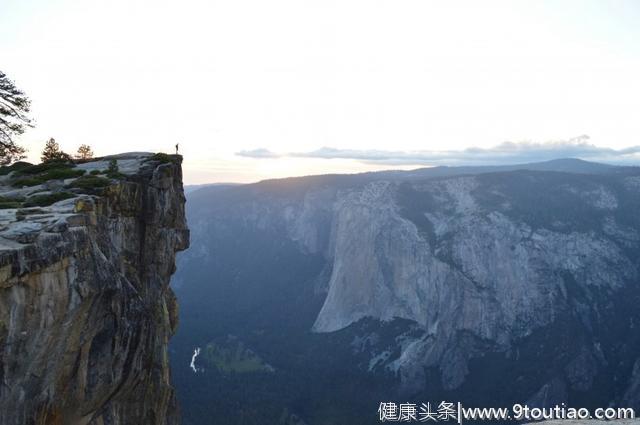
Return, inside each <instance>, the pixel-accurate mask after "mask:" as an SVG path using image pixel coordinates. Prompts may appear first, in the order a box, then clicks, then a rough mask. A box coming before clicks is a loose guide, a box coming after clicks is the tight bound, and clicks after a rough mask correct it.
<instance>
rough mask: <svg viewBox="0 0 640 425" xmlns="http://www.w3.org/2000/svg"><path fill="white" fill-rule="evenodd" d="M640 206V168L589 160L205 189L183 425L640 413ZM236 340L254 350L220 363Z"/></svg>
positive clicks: (194, 223) (191, 213) (181, 390)
mask: <svg viewBox="0 0 640 425" xmlns="http://www.w3.org/2000/svg"><path fill="white" fill-rule="evenodd" d="M638 211H640V169H638V168H632V167H611V166H605V165H600V164H593V163H586V162H583V161H578V160H558V161H551V162H547V163H538V164H527V165H522V166H513V167H463V168H446V167H438V168H433V169H424V170H417V171H413V172H383V173H366V174H359V175H342V176H315V177H303V178H295V179H283V180H272V181H264V182H261V183H257V184H253V185H243V186H232V187H224V186H217V187H209V188H203V189H199V190H196V191H194V192H192V193H190V195H189V202H188V204H187V216H188V220H189V223H190V228H191V229H192V230H193V232H192V235H193V237H192V248H191V249H190V250H189V251H188V252H186V253H184V254H183V255H182V256H181V257H180V258H179V264H180V267H179V272H178V273H177V275H176V276H175V278H174V281H173V282H174V283H173V285H174V288H175V290H176V293H177V295H178V298H179V300H180V303H181V307H182V308H181V328H180V329H179V331H178V334H177V335H176V337H175V339H174V340H173V343H172V349H171V351H172V361H173V370H174V375H175V377H176V386H177V387H178V394H179V397H180V399H181V402H182V404H183V406H184V408H183V410H184V418H185V423H187V424H190V423H194V424H195V423H240V422H238V420H239V419H238V418H239V417H241V418H242V421H243V422H242V423H256V424H257V423H308V424H321V423H375V421H376V408H377V404H378V403H379V402H380V401H384V400H389V399H400V400H402V401H411V400H416V401H426V400H431V401H439V400H443V399H447V398H448V399H451V400H456V401H464V402H465V403H468V404H470V405H471V404H476V405H484V406H487V405H491V406H494V405H497V406H506V405H509V404H511V403H514V402H528V403H530V404H532V405H539V406H544V405H553V404H556V403H563V402H564V403H568V404H571V405H579V406H587V407H588V406H594V407H601V406H608V405H619V406H633V407H640V390H639V389H638V388H640V372H639V370H640V334H639V333H638V332H637V329H636V326H638V323H640V322H639V321H640V309H639V308H638V305H639V301H640V276H639V272H640V270H639V264H640V262H639V259H640V214H639V213H638ZM229 337H231V338H233V340H234V341H235V342H234V344H235V345H233V347H236V346H237V344H238V343H237V341H238V340H239V341H242V347H243V350H244V351H243V353H242V354H241V355H240V354H234V355H225V356H222V357H221V356H220V355H219V354H216V353H221V352H225V353H227V352H229V351H233V352H234V353H238V352H239V350H237V349H235V348H234V350H227V351H221V349H222V348H221V347H224V346H225V345H228V344H229V342H228V341H229ZM198 347H200V348H202V350H203V351H202V354H200V356H198V357H197V358H196V359H195V365H196V368H195V370H194V369H191V368H189V361H190V360H191V358H192V354H193V351H194V349H196V348H198ZM256 359H257V360H256ZM247 362H250V363H251V362H253V363H252V364H254V366H255V364H260V365H268V368H267V367H266V366H265V367H264V368H262V369H261V368H259V367H257V366H256V367H254V368H250V369H246V365H247ZM222 364H223V365H224V367H221V365H222ZM234 365H235V366H234ZM239 365H243V367H244V369H242V368H240V366H239ZM198 367H199V368H200V369H198ZM234 368H236V369H234ZM247 400H251V401H250V402H247ZM234 406H235V407H234ZM238 406H240V409H238ZM198 418H208V419H204V420H205V422H202V419H198ZM265 418H266V419H265ZM207 420H210V421H211V422H206V421H207ZM265 421H266V422H265Z"/></svg>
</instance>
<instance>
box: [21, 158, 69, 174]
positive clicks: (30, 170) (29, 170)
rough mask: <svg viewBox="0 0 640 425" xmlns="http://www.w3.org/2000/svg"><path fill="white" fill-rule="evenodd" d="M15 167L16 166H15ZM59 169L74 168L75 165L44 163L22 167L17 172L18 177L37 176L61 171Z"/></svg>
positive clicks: (55, 162)
mask: <svg viewBox="0 0 640 425" xmlns="http://www.w3.org/2000/svg"><path fill="white" fill-rule="evenodd" d="M14 165H15V164H14ZM59 168H73V164H69V163H66V162H57V161H54V162H44V163H42V164H38V165H30V166H28V167H21V168H20V169H19V170H18V171H17V172H16V175H17V176H24V175H35V174H41V173H44V172H47V171H49V170H54V169H59Z"/></svg>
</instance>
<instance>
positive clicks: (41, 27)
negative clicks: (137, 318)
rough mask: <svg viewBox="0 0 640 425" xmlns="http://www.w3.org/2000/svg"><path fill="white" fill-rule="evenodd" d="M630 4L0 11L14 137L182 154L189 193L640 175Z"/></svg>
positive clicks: (26, 7)
mask: <svg viewBox="0 0 640 425" xmlns="http://www.w3.org/2000/svg"><path fill="white" fill-rule="evenodd" d="M638 22H640V2H638V1H635V0H629V1H624V0H617V1H614V0H597V1H595V0H559V1H544V0H542V1H533V0H531V1H524V0H520V1H519V0H509V1H490V0H487V1H455V0H454V1H451V0H449V1H435V0H432V1H429V0H416V1H413V0H394V1H391V0H388V1H379V0H336V1H333V0H318V1H309V0H272V1H260V0H228V1H215V0H214V1H198V0H181V1H163V0H155V1H140V0H126V1H125V0H109V1H91V0H2V1H0V28H1V33H0V55H1V56H0V57H1V58H2V61H1V62H0V69H2V70H3V71H4V72H5V73H7V74H8V75H9V76H10V77H11V78H12V79H13V80H14V81H15V82H16V84H17V85H18V86H19V87H20V88H21V89H23V90H24V91H25V92H26V93H27V94H28V95H29V96H30V97H31V99H32V115H33V117H34V118H35V120H36V124H37V125H36V127H35V128H33V129H31V130H29V131H28V132H27V133H26V134H24V135H23V136H22V137H21V139H20V140H19V142H20V143H22V144H23V145H24V146H26V147H27V148H28V149H29V159H30V160H32V161H38V158H39V152H40V151H41V149H42V146H43V145H44V142H45V141H46V140H47V139H48V138H49V137H54V138H55V139H56V140H57V141H58V142H59V143H60V145H61V146H62V148H63V149H65V150H67V151H70V152H73V151H75V150H76V149H77V146H79V145H80V144H82V143H86V144H89V145H91V146H92V147H93V149H94V151H95V153H96V154H97V155H107V154H112V153H119V152H128V151H164V152H171V151H173V149H174V145H175V143H176V142H179V143H180V151H181V153H182V154H183V155H184V164H183V165H184V175H185V182H186V183H188V184H196V183H206V182H251V181H256V180H260V179H265V178H272V177H284V176H293V175H308V174H321V173H334V172H360V171H367V170H377V169H389V168H416V167H419V166H430V165H441V164H451V165H457V164H468V163H473V164H480V163H506V162H510V163H513V162H527V161H528V160H544V159H550V158H553V157H564V156H575V157H581V158H584V159H590V160H602V161H608V162H614V163H640V154H639V152H640V148H638V146H639V145H640V140H639V135H640V119H639V118H638V111H640V79H639V78H638V75H640V43H638V40H640V25H638V24H637V23H638Z"/></svg>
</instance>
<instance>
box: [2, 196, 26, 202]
mask: <svg viewBox="0 0 640 425" xmlns="http://www.w3.org/2000/svg"><path fill="white" fill-rule="evenodd" d="M22 201H24V198H23V197H22V196H15V197H12V198H11V197H8V196H0V202H22Z"/></svg>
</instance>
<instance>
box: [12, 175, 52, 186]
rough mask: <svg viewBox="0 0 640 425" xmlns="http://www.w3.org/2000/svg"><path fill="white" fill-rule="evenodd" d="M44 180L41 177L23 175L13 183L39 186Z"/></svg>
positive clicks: (15, 184) (14, 184) (13, 184)
mask: <svg viewBox="0 0 640 425" xmlns="http://www.w3.org/2000/svg"><path fill="white" fill-rule="evenodd" d="M44 182H45V180H43V179H42V178H41V177H23V178H20V179H16V180H13V181H12V182H11V185H12V186H15V187H24V186H37V185H39V184H42V183H44Z"/></svg>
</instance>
